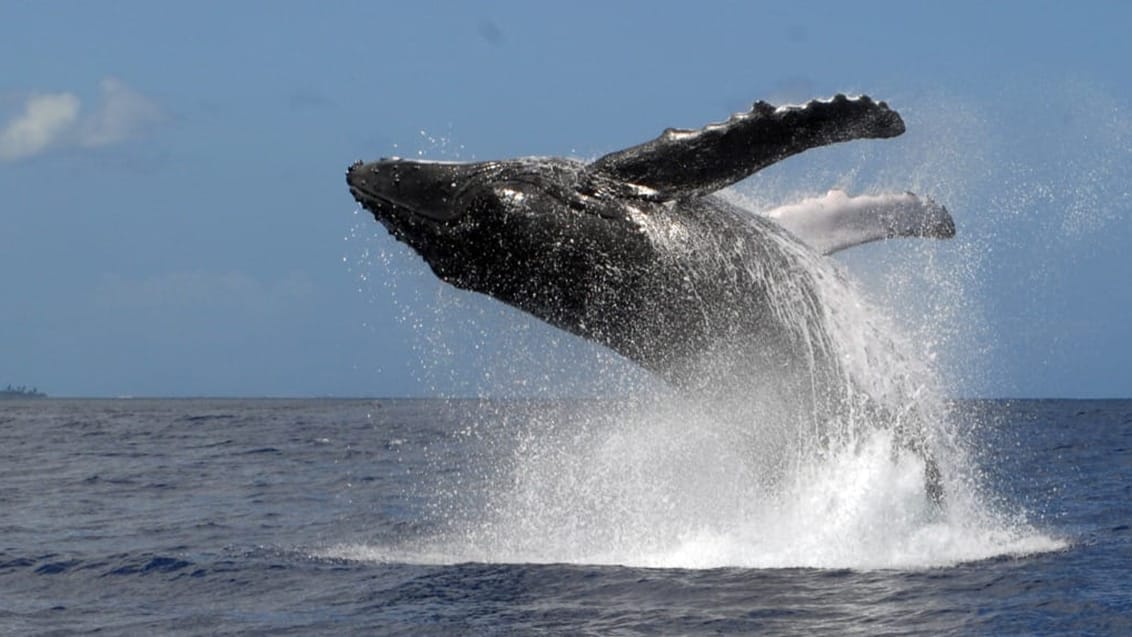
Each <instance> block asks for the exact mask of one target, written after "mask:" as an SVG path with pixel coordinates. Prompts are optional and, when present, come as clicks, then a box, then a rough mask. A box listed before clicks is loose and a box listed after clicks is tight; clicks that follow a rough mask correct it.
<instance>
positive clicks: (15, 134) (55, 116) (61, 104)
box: [0, 93, 79, 161]
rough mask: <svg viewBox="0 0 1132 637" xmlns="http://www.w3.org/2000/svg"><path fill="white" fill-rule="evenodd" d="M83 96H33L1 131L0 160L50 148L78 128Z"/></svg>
mask: <svg viewBox="0 0 1132 637" xmlns="http://www.w3.org/2000/svg"><path fill="white" fill-rule="evenodd" d="M78 118H79V98H77V97H75V96H74V95H71V94H70V93H53V94H47V95H32V96H31V97H29V98H28V99H27V102H26V103H25V104H24V112H23V114H21V115H17V116H16V117H15V118H13V119H12V120H11V121H10V122H8V123H7V124H6V125H5V126H4V129H3V131H2V132H0V160H4V161H15V160H17V159H23V158H25V157H31V156H32V155H38V154H39V153H41V152H43V151H45V150H47V149H48V148H50V147H51V146H52V145H53V144H55V143H56V142H57V141H58V140H59V138H60V137H62V136H64V135H66V134H67V132H68V131H70V130H71V129H73V128H74V126H75V122H77V121H78Z"/></svg>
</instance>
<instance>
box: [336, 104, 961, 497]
mask: <svg viewBox="0 0 1132 637" xmlns="http://www.w3.org/2000/svg"><path fill="white" fill-rule="evenodd" d="M903 132H904V122H903V120H902V119H901V118H900V116H899V114H897V113H896V112H895V111H894V110H892V109H890V108H889V107H888V106H887V105H886V104H885V103H884V102H879V101H874V100H872V99H870V98H869V97H867V96H860V97H852V98H851V97H846V96H845V95H837V96H835V97H833V98H832V99H829V100H814V101H811V102H809V103H807V104H804V105H800V106H780V107H775V106H772V105H770V104H767V103H766V102H762V101H760V102H757V103H756V104H755V105H754V106H753V108H752V109H751V110H750V111H748V112H744V113H738V114H735V115H733V116H731V117H730V118H729V119H728V120H726V121H724V122H721V123H715V124H709V125H707V126H705V127H703V128H700V129H698V130H681V129H668V130H666V131H664V133H663V134H661V135H660V136H659V137H658V138H656V139H654V140H652V141H649V142H646V143H643V144H640V145H638V146H633V147H630V148H626V149H624V150H620V151H617V152H613V153H610V154H608V155H605V156H603V157H600V158H598V159H597V160H595V161H592V162H589V163H585V162H582V161H577V160H573V159H563V158H542V157H535V158H521V159H510V160H502V161H483V162H434V161H410V160H404V159H398V158H389V159H381V160H379V161H376V162H371V163H362V162H360V161H359V162H357V163H355V164H353V165H352V166H350V167H349V169H348V171H347V175H346V180H347V183H348V184H349V187H350V192H351V193H352V194H353V196H354V198H355V199H356V200H357V201H358V202H359V203H360V204H361V205H362V206H364V207H365V208H366V209H368V210H369V211H370V212H372V213H373V215H374V217H375V218H376V219H377V221H379V222H380V223H381V224H382V225H384V226H385V227H386V228H387V229H388V231H389V232H390V233H391V234H392V235H393V237H395V238H396V239H397V240H399V241H402V242H404V243H406V244H408V245H409V246H410V247H411V248H412V249H413V250H415V251H416V252H417V253H418V254H420V255H421V256H422V257H423V258H424V260H425V261H426V262H427V263H428V265H429V266H430V267H431V268H432V270H433V272H435V274H436V275H437V276H438V277H439V278H440V279H442V280H444V281H446V282H448V283H450V284H452V285H454V286H456V287H459V288H463V289H468V290H472V291H476V292H480V293H483V294H486V295H488V296H491V297H493V298H495V299H498V300H500V301H503V302H504V303H507V304H509V305H511V306H514V307H516V308H519V309H521V310H523V311H525V312H528V313H530V314H532V315H534V316H536V317H537V318H539V319H541V320H543V321H546V322H547V323H550V324H551V325H554V326H556V327H558V328H561V329H563V330H566V331H568V332H571V333H573V334H576V335H579V336H581V337H583V338H586V339H589V340H591V341H594V342H597V343H600V344H602V345H604V346H606V347H608V348H610V349H612V350H613V351H615V352H617V353H619V354H621V355H622V356H624V357H626V358H628V359H629V360H631V361H633V362H635V363H636V364H638V365H640V366H642V367H644V368H645V369H647V370H649V371H650V372H652V373H654V374H656V375H657V376H659V377H660V378H662V379H663V380H665V381H667V382H668V383H669V384H671V385H672V386H674V387H675V388H677V389H679V390H683V391H687V392H692V393H695V394H698V395H704V396H708V397H709V398H711V399H712V400H718V401H722V400H726V399H727V397H728V396H734V395H736V394H743V395H760V392H764V393H765V392H766V391H771V392H778V393H779V394H785V395H786V400H785V402H787V403H789V404H792V405H795V406H796V411H797V415H798V416H799V417H801V418H803V419H804V418H810V417H812V415H813V414H823V413H832V412H834V411H836V410H837V409H839V408H840V407H839V406H840V405H843V404H844V403H845V400H846V396H847V395H849V394H853V395H856V394H859V393H860V392H859V391H857V390H856V389H854V388H848V389H847V388H846V383H844V382H842V381H841V377H840V373H841V370H840V362H839V361H838V360H837V358H838V357H837V356H836V355H835V354H834V353H833V350H832V348H831V347H830V346H829V343H828V342H825V339H826V338H827V337H826V336H823V334H824V332H823V330H822V329H821V327H820V325H819V324H820V323H821V321H822V320H823V308H822V307H820V305H821V301H820V299H819V296H818V294H817V292H816V282H815V280H814V278H813V277H814V275H813V274H812V273H811V271H810V268H808V267H806V261H807V260H813V259H820V258H822V257H821V255H823V254H830V253H832V252H836V251H838V250H841V249H845V248H848V247H850V246H854V245H858V244H861V243H866V242H869V241H875V240H880V239H885V238H892V237H907V236H918V237H934V238H948V237H952V236H953V235H954V233H955V226H954V223H953V221H952V219H951V217H950V215H949V214H948V212H947V210H946V209H945V208H944V207H943V206H940V205H937V204H935V203H934V202H932V201H931V200H929V199H925V198H920V197H918V196H916V195H914V194H911V193H894V194H882V195H868V196H859V197H850V196H848V195H847V194H846V193H843V192H840V191H831V192H830V193H829V194H827V195H826V196H824V197H816V198H813V199H808V200H805V201H802V202H799V203H797V204H792V205H788V206H783V207H781V208H778V209H776V210H772V211H769V212H767V213H765V214H762V215H759V214H752V213H750V212H749V211H747V210H744V209H742V208H740V207H738V206H737V205H735V204H733V203H730V202H729V201H728V200H726V199H725V198H723V197H721V196H719V195H718V194H717V193H718V191H719V190H721V189H723V188H725V187H727V186H730V185H732V184H734V183H736V182H738V181H739V180H741V179H743V178H745V177H747V176H749V175H751V174H753V173H755V172H756V171H758V170H760V169H762V168H764V167H766V166H769V165H771V164H773V163H775V162H778V161H780V160H783V159H785V158H787V157H789V156H791V155H794V154H797V153H800V152H802V151H805V150H807V149H811V148H815V147H819V146H824V145H828V144H833V143H837V142H844V141H850V140H855V139H864V138H889V137H895V136H897V135H900V134H902V133H903ZM752 370H759V373H757V374H752V373H751V372H752ZM768 379H769V380H768ZM752 384H754V385H757V386H754V387H752V386H751V385H752ZM905 444H907V445H909V446H912V447H913V448H916V449H917V450H920V451H921V452H923V453H922V455H923V456H924V458H925V461H926V463H927V467H928V468H927V472H928V477H929V481H928V482H929V485H928V492H929V495H931V496H932V497H933V499H938V498H939V496H940V493H941V492H940V487H939V484H938V482H939V476H938V470H937V469H936V467H935V464H934V462H933V461H932V459H931V456H930V453H927V452H926V451H925V450H924V449H925V448H924V447H923V445H922V444H921V443H919V442H916V441H910V442H909V441H906V442H905Z"/></svg>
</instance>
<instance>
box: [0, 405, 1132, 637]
mask: <svg viewBox="0 0 1132 637" xmlns="http://www.w3.org/2000/svg"><path fill="white" fill-rule="evenodd" d="M680 409H682V407H681V406H679V405H675V406H673V405H668V406H667V407H664V408H663V409H659V408H658V407H657V405H656V401H654V400H652V399H650V400H633V399H618V400H614V399H608V400H440V399H435V400H433V399H427V400H426V399H422V400H313V399H312V400H278V399H277V400H267V399H252V400H237V399H229V400H211V399H170V400H148V399H147V400H142V399H133V400H126V399H123V400H109V399H106V400H66V399H39V400H8V401H4V402H0V456H2V461H0V512H2V515H0V633H3V634H12V635H69V634H83V633H95V632H97V633H99V634H110V635H117V634H126V635H130V634H161V635H201V634H209V635H220V634H240V635H245V634H252V635H254V634H264V635H284V634H295V635H311V634H333V635H341V634H374V635H377V634H382V635H384V634H404V635H457V634H469V635H509V634H518V635H528V634H552V635H654V634H680V635H697V634H775V635H822V634H828V635H849V634H862V635H893V634H930V635H949V634H950V635H1125V634H1132V531H1130V524H1132V493H1130V489H1132V401H1128V400H1113V401H1069V400H1018V401H958V402H953V403H951V404H950V405H949V411H950V418H951V419H952V420H953V421H954V422H955V423H957V427H956V430H957V431H959V433H960V437H961V438H962V440H963V446H964V449H966V456H965V460H964V463H963V464H962V466H961V467H960V468H959V469H958V470H955V469H953V470H952V472H953V473H954V474H955V475H954V476H953V477H952V481H951V483H949V491H948V493H947V497H946V500H945V503H944V505H943V506H942V508H939V507H934V506H932V505H931V504H930V503H926V502H924V501H923V497H922V485H919V484H918V481H919V477H920V476H921V474H922V467H920V466H917V465H916V463H915V462H914V460H908V459H907V458H903V457H901V456H899V455H898V454H894V453H893V452H892V451H891V449H892V447H891V444H888V445H887V446H886V445H885V444H884V441H883V440H881V441H880V442H877V443H876V444H874V443H873V442H870V441H869V440H863V441H861V442H860V443H859V444H857V445H855V446H854V447H853V448H852V449H851V450H850V451H847V452H846V453H845V454H843V455H842V456H838V457H827V458H821V459H819V460H817V461H815V462H814V463H813V464H812V466H806V467H800V468H798V470H797V471H795V472H794V473H793V474H792V476H793V477H792V478H791V479H790V480H787V481H784V482H782V483H779V484H772V485H768V484H765V483H760V484H752V483H758V482H759V480H758V479H757V474H755V473H749V472H745V469H744V467H743V464H744V460H743V458H744V457H746V456H747V455H748V451H749V450H750V449H751V448H752V446H755V445H757V444H758V441H757V440H747V441H742V440H734V439H727V440H715V439H714V438H713V432H712V431H711V430H710V427H706V428H705V426H704V425H703V423H702V420H698V419H696V418H689V417H687V414H683V415H682V414H680V413H679V412H680ZM716 433H718V432H716ZM889 442H890V441H889ZM752 476H755V477H752Z"/></svg>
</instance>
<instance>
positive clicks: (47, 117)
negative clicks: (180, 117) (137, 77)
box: [0, 77, 164, 161]
mask: <svg viewBox="0 0 1132 637" xmlns="http://www.w3.org/2000/svg"><path fill="white" fill-rule="evenodd" d="M81 109H82V103H81V101H80V100H79V98H78V97H77V96H75V95H74V94H73V93H49V94H33V95H31V96H30V97H28V98H27V99H26V100H25V102H24V112H23V113H22V114H20V115H17V116H15V117H13V118H12V119H11V120H9V121H8V122H7V123H5V124H3V125H2V126H0V161H17V160H20V159H25V158H28V157H32V156H35V155H38V154H40V153H43V152H45V151H48V150H50V149H52V148H63V147H67V146H78V147H82V148H97V147H101V146H109V145H112V144H117V143H120V142H123V141H126V140H128V139H132V138H135V137H138V136H139V135H141V134H142V133H144V132H145V131H147V130H148V129H149V128H151V127H152V126H154V125H156V124H158V123H160V122H161V121H162V120H163V119H164V113H163V112H162V110H161V108H160V107H159V106H157V104H156V103H154V102H153V101H152V100H150V99H149V98H147V97H145V96H144V95H142V94H141V93H138V92H137V91H135V90H134V89H132V88H130V87H129V86H127V85H126V84H125V83H124V82H122V81H121V80H119V79H117V78H113V77H108V78H105V79H103V80H102V81H101V82H100V83H99V100H98V104H97V107H96V108H95V110H94V111H93V112H92V113H90V114H89V115H85V116H81V113H80V111H81Z"/></svg>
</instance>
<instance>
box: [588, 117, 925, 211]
mask: <svg viewBox="0 0 1132 637" xmlns="http://www.w3.org/2000/svg"><path fill="white" fill-rule="evenodd" d="M903 132H904V121H903V120H901V119H900V115H899V114H898V113H897V112H896V111H894V110H892V109H890V108H889V107H888V105H886V104H885V103H884V102H875V101H873V100H872V99H871V98H869V97H867V96H861V97H854V98H849V97H846V96H844V95H837V96H835V97H834V98H833V99H831V100H814V101H811V102H809V103H808V104H805V105H803V106H780V107H777V108H776V107H774V106H771V105H770V104H767V103H766V102H756V103H755V105H754V107H752V108H751V110H750V111H748V112H746V113H737V114H735V115H732V116H731V118H730V119H728V120H727V121H725V122H722V123H718V124H708V125H707V126H705V127H703V128H701V129H699V130H677V129H672V128H670V129H668V130H666V131H664V133H663V134H661V136H660V137H657V138H656V139H654V140H652V141H649V142H645V143H644V144H640V145H638V146H633V147H631V148H626V149H624V150H620V151H617V152H614V153H610V154H608V155H605V156H604V157H600V158H598V159H597V160H596V161H594V162H593V163H592V164H590V166H589V169H590V170H592V171H595V172H597V173H600V174H603V175H605V176H607V177H610V178H613V179H616V180H619V181H623V182H627V183H631V184H637V185H640V186H644V187H647V188H651V189H652V190H655V191H657V192H658V193H660V194H661V195H663V196H664V197H666V198H670V199H676V198H682V197H697V196H702V195H705V194H708V193H711V192H714V191H716V190H719V189H721V188H724V187H726V186H729V185H731V184H733V183H735V182H737V181H739V180H740V179H743V178H745V177H748V176H750V175H751V174H753V173H755V172H757V171H759V170H761V169H763V168H765V167H767V166H769V165H771V164H773V163H775V162H778V161H781V160H783V159H785V158H787V157H789V156H791V155H794V154H797V153H800V152H802V151H804V150H808V149H810V148H816V147H818V146H825V145H828V144H834V143H837V142H843V141H849V140H853V139H864V138H886V137H895V136H897V135H900V134H901V133H903Z"/></svg>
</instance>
